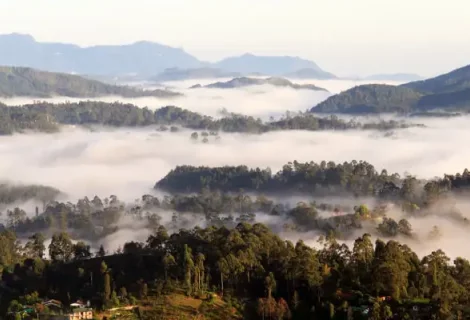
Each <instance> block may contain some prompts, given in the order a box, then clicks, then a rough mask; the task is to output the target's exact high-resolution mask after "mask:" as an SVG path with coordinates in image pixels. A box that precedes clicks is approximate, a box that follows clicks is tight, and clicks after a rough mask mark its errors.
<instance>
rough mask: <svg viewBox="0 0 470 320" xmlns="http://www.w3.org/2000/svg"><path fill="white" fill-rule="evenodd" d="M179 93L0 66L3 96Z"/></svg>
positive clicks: (133, 95) (170, 94)
mask: <svg viewBox="0 0 470 320" xmlns="http://www.w3.org/2000/svg"><path fill="white" fill-rule="evenodd" d="M179 95H180V94H179V93H175V92H171V91H166V90H160V89H156V90H151V91H145V90H140V89H137V88H133V87H127V86H115V85H109V84H105V83H102V82H99V81H95V80H90V79H86V78H82V77H80V76H76V75H71V74H65V73H53V72H45V71H39V70H35V69H31V68H22V67H0V97H38V98H47V97H53V96H65V97H90V98H93V97H101V96H121V97H128V98H135V97H162V98H168V97H176V96H179Z"/></svg>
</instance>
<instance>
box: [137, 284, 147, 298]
mask: <svg viewBox="0 0 470 320" xmlns="http://www.w3.org/2000/svg"><path fill="white" fill-rule="evenodd" d="M147 294H148V286H147V283H146V282H145V281H144V280H140V281H139V298H140V299H144V298H147Z"/></svg>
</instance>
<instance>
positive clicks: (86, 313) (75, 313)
mask: <svg viewBox="0 0 470 320" xmlns="http://www.w3.org/2000/svg"><path fill="white" fill-rule="evenodd" d="M68 319H69V320H82V319H93V309H91V308H76V309H73V310H72V313H70V314H69V317H68Z"/></svg>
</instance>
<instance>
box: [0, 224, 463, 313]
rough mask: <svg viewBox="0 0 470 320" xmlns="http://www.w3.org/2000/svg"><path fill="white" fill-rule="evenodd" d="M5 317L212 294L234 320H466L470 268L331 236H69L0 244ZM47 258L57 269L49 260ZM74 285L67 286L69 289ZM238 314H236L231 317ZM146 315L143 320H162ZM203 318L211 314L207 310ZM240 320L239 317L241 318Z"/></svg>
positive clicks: (251, 229) (11, 238) (262, 231)
mask: <svg viewBox="0 0 470 320" xmlns="http://www.w3.org/2000/svg"><path fill="white" fill-rule="evenodd" d="M0 241H1V243H2V246H1V248H2V251H1V253H0V259H1V263H2V281H1V285H2V289H1V291H0V292H1V299H0V301H1V302H0V304H1V306H0V307H1V309H2V310H3V313H4V314H5V313H6V311H7V310H8V311H10V312H15V311H21V310H23V308H24V306H31V305H35V304H37V303H39V302H40V301H41V297H49V298H55V299H58V300H60V301H63V302H64V303H70V302H72V301H75V300H76V299H84V300H85V301H86V300H88V301H91V302H92V303H93V305H94V306H95V307H97V308H109V307H112V306H119V305H126V304H135V303H136V302H137V300H138V299H139V300H141V301H146V300H148V299H150V296H153V297H156V298H158V297H160V296H163V295H169V294H172V293H174V292H178V291H179V290H183V292H185V294H186V296H189V297H191V296H192V297H208V298H206V301H207V302H208V303H209V306H206V310H207V309H210V301H211V299H213V292H217V295H218V296H222V297H223V299H224V300H225V301H227V302H228V303H227V306H229V307H228V310H227V314H226V315H225V316H224V319H230V318H232V316H233V317H235V316H236V315H237V314H239V315H242V316H243V318H244V319H374V320H381V319H459V318H460V319H464V318H463V317H465V318H466V317H468V316H469V310H468V307H467V306H468V303H469V302H470V301H469V290H470V285H469V283H470V263H469V261H468V260H466V259H463V258H456V259H455V260H454V261H453V263H450V258H449V257H448V256H446V254H445V253H444V252H443V251H441V250H436V251H433V252H431V253H429V254H428V255H426V256H423V257H418V256H417V254H416V253H415V252H413V251H412V250H411V249H410V248H409V247H408V246H406V245H402V244H400V243H399V242H396V241H394V240H390V241H388V242H384V241H381V240H377V241H376V242H375V245H374V243H373V241H372V240H371V237H370V235H369V234H364V235H363V236H360V237H358V238H357V239H356V240H355V242H354V245H353V246H352V247H348V246H346V245H344V244H340V243H339V242H338V241H337V240H336V239H335V238H334V236H327V237H323V238H321V239H320V240H319V241H320V244H321V245H322V247H321V248H319V249H314V248H312V247H309V246H307V245H306V244H305V243H304V242H302V241H298V242H296V243H292V242H290V241H284V240H282V239H281V238H279V237H278V236H276V235H275V234H274V233H272V232H271V231H270V230H269V229H268V228H267V227H266V226H264V225H262V224H254V225H251V224H247V223H239V224H238V225H237V226H236V227H235V228H233V229H227V228H225V227H209V228H194V229H190V230H180V231H179V232H176V233H173V234H171V235H170V234H169V233H168V232H167V231H166V229H165V228H164V227H158V228H157V229H156V230H155V233H153V234H152V235H150V236H149V238H148V240H147V241H146V242H145V243H136V242H128V243H126V244H125V245H124V246H123V249H122V250H120V251H119V252H116V253H114V254H112V253H107V252H106V250H105V248H103V247H101V248H100V250H98V251H97V252H96V253H94V252H91V251H90V247H89V246H87V245H86V244H85V243H84V242H77V243H75V244H73V243H72V241H71V238H70V237H69V235H68V234H67V233H65V232H59V233H56V234H54V236H53V237H52V241H51V243H50V245H49V246H48V247H46V246H45V244H44V237H42V236H41V235H40V234H35V235H33V236H31V237H30V239H29V241H27V242H26V243H25V245H24V246H23V245H19V244H18V242H17V239H16V237H15V233H13V232H12V231H8V230H7V231H3V232H2V233H1V234H0ZM47 253H48V255H49V257H50V259H45V255H46V254H47ZM64 279H67V281H64ZM232 310H234V311H232ZM151 312H152V311H151V310H149V309H144V311H143V312H142V315H141V317H140V319H158V318H156V317H157V316H158V313H157V314H156V315H154V316H152V313H151ZM201 312H202V315H203V316H204V314H205V313H204V311H203V310H202V309H201ZM235 318H238V317H235Z"/></svg>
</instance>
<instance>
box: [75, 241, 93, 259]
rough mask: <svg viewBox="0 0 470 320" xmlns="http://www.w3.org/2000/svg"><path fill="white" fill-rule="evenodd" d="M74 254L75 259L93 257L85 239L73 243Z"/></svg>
mask: <svg viewBox="0 0 470 320" xmlns="http://www.w3.org/2000/svg"><path fill="white" fill-rule="evenodd" d="M73 256H74V258H75V260H84V259H89V258H91V252H90V246H89V245H87V244H85V242H83V241H79V242H77V243H76V244H74V245H73Z"/></svg>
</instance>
